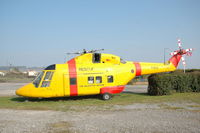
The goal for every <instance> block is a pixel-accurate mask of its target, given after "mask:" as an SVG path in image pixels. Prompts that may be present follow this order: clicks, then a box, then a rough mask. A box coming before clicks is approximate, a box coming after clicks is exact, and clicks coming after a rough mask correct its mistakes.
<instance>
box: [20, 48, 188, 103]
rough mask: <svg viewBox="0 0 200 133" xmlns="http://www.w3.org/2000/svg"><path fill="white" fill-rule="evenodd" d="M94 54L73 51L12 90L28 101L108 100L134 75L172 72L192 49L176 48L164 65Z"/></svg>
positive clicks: (95, 52) (94, 52) (122, 88)
mask: <svg viewBox="0 0 200 133" xmlns="http://www.w3.org/2000/svg"><path fill="white" fill-rule="evenodd" d="M179 45H181V44H179ZM101 50H103V49H101ZM98 51H100V50H91V51H86V50H83V52H76V53H73V54H79V56H77V57H75V58H73V59H71V60H69V61H67V62H66V63H65V64H53V65H50V66H48V67H47V68H45V69H44V70H43V71H42V72H41V73H40V74H39V75H38V76H37V77H36V79H35V80H34V81H33V82H32V83H29V84H27V85H25V86H23V87H21V88H19V89H18V90H16V94H17V95H19V96H24V97H32V98H51V97H68V96H83V95H96V94H100V95H102V99H104V100H108V99H110V98H111V94H116V93H120V92H122V91H123V90H124V88H125V85H126V84H127V83H128V82H129V81H130V80H131V79H133V78H134V77H135V76H140V75H144V74H153V73H160V72H170V71H174V70H175V69H176V67H177V66H178V63H179V61H180V59H182V61H183V64H184V62H185V61H184V58H183V57H182V55H184V54H189V53H190V52H191V51H192V49H186V50H184V49H182V48H181V46H179V50H177V51H175V52H172V53H171V55H172V57H171V58H170V59H169V61H167V62H165V63H147V62H132V61H124V60H123V59H121V58H120V57H118V56H116V55H112V54H105V53H99V52H98ZM70 54H71V53H70Z"/></svg>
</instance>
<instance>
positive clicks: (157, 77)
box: [148, 72, 200, 95]
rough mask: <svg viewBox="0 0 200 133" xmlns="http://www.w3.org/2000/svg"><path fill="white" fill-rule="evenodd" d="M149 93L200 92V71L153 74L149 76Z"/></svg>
mask: <svg viewBox="0 0 200 133" xmlns="http://www.w3.org/2000/svg"><path fill="white" fill-rule="evenodd" d="M148 81H149V86H148V94H149V95H169V94H171V93H173V92H181V93H183V92H192V91H193V92H200V73H199V72H190V73H185V74H184V73H180V72H178V73H165V74H153V75H150V76H149V78H148Z"/></svg>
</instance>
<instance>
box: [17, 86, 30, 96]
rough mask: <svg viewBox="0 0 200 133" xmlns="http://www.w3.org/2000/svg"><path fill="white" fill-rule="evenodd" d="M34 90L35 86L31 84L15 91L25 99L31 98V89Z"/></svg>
mask: <svg viewBox="0 0 200 133" xmlns="http://www.w3.org/2000/svg"><path fill="white" fill-rule="evenodd" d="M31 88H33V84H32V83H30V84H27V85H25V86H23V87H21V88H19V89H17V90H16V91H15V93H16V95H18V96H24V97H29V92H30V89H31Z"/></svg>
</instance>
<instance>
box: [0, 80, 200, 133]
mask: <svg viewBox="0 0 200 133" xmlns="http://www.w3.org/2000/svg"><path fill="white" fill-rule="evenodd" d="M22 85H24V84H16V83H15V84H11V83H1V84H0V95H2V94H3V95H14V93H13V91H15V90H16V89H17V88H19V87H20V86H22ZM146 88H147V86H145V85H143V86H140V85H137V86H134V87H132V86H127V87H126V89H125V91H127V92H129V91H133V92H136V93H144V92H146V91H147V89H146ZM6 90H7V91H6ZM190 105H191V106H190ZM173 107H175V108H173ZM86 108H87V110H86V111H83V112H75V111H68V112H60V111H36V110H10V109H0V133H21V132H23V133H38V132H40V133H41V132H42V133H46V132H49V133H54V132H55V133H64V132H65V133H91V132H95V133H132V132H136V133H138V132H139V133H171V132H172V133H191V132H192V133H200V112H199V110H200V106H199V105H197V106H196V105H195V104H194V103H162V104H132V105H124V106H121V105H120V106H119V105H117V106H114V107H113V106H112V107H110V108H111V109H109V107H108V110H104V111H95V109H94V107H92V106H91V107H86Z"/></svg>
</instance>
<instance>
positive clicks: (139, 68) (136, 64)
mask: <svg viewBox="0 0 200 133" xmlns="http://www.w3.org/2000/svg"><path fill="white" fill-rule="evenodd" d="M133 64H134V65H135V69H136V76H140V75H141V73H142V69H141V65H140V63H138V62H133Z"/></svg>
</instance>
